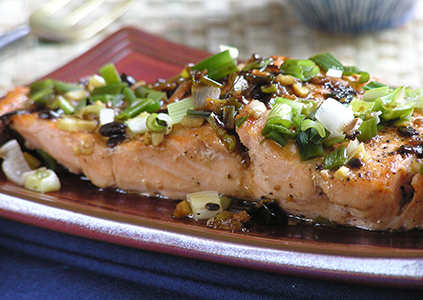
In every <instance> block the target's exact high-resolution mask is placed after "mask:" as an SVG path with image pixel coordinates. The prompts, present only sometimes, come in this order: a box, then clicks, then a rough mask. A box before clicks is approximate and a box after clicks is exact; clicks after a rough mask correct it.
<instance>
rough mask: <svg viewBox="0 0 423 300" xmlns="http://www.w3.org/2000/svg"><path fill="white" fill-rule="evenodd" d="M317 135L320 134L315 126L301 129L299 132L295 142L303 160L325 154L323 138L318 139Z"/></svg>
mask: <svg viewBox="0 0 423 300" xmlns="http://www.w3.org/2000/svg"><path fill="white" fill-rule="evenodd" d="M316 136H320V135H319V134H318V133H317V131H316V130H315V129H314V128H310V129H308V130H306V131H301V132H299V133H298V134H297V137H296V139H295V143H296V145H297V148H298V152H299V153H300V157H301V160H302V161H305V160H309V159H312V158H315V157H318V156H323V155H324V152H323V146H322V143H321V140H319V139H316ZM317 141H318V142H317Z"/></svg>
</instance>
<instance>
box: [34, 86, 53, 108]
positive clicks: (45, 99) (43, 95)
mask: <svg viewBox="0 0 423 300" xmlns="http://www.w3.org/2000/svg"><path fill="white" fill-rule="evenodd" d="M53 96H54V90H53V88H47V89H44V90H40V91H37V92H35V93H34V94H31V96H30V99H31V100H32V101H34V103H35V104H37V106H38V107H44V106H46V105H47V104H49V103H50V102H51V99H52V98H53Z"/></svg>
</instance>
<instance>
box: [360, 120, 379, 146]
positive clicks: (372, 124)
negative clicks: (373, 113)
mask: <svg viewBox="0 0 423 300" xmlns="http://www.w3.org/2000/svg"><path fill="white" fill-rule="evenodd" d="M377 124H378V118H377V117H373V118H370V119H368V120H365V121H363V123H361V125H360V127H359V128H358V131H360V134H359V135H358V136H357V138H358V140H359V141H361V142H362V141H368V140H370V139H372V137H374V136H376V135H377Z"/></svg>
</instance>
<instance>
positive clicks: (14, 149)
mask: <svg viewBox="0 0 423 300" xmlns="http://www.w3.org/2000/svg"><path fill="white" fill-rule="evenodd" d="M0 157H2V158H3V159H4V160H3V163H2V165H1V167H2V170H3V173H4V175H6V177H7V178H8V179H9V180H10V181H12V182H14V183H16V184H19V185H23V184H24V183H25V179H24V178H23V174H24V173H25V172H28V171H31V168H30V167H29V165H28V163H27V161H26V160H25V157H24V155H23V153H22V150H21V147H20V146H19V143H18V141H17V140H10V141H8V142H7V143H5V144H4V145H3V146H1V148H0Z"/></svg>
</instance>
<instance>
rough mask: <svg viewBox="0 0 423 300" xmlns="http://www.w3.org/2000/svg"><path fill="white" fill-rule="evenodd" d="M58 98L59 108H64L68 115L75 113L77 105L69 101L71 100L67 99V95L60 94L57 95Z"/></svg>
mask: <svg viewBox="0 0 423 300" xmlns="http://www.w3.org/2000/svg"><path fill="white" fill-rule="evenodd" d="M56 99H57V102H58V105H59V108H60V109H62V110H63V112H64V113H65V114H66V115H72V114H74V113H75V111H76V110H75V107H73V105H72V104H70V103H69V101H68V100H66V98H65V97H63V96H61V95H58V96H57V97H56Z"/></svg>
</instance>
